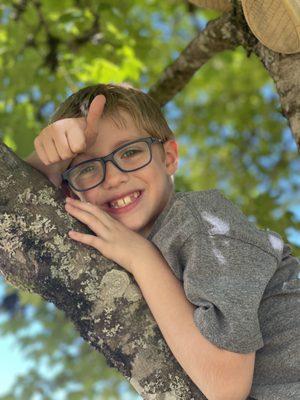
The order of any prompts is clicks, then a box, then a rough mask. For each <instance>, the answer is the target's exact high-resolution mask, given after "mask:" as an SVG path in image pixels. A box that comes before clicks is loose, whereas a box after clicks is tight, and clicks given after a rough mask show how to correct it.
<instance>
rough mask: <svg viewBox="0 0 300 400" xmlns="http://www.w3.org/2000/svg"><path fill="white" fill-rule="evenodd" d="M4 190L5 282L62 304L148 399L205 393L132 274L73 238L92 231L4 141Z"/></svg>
mask: <svg viewBox="0 0 300 400" xmlns="http://www.w3.org/2000/svg"><path fill="white" fill-rule="evenodd" d="M0 189H1V192H0V272H1V273H2V275H3V276H4V277H5V278H6V280H7V281H8V282H9V283H11V284H12V285H14V286H16V287H18V288H22V289H23V290H28V291H30V292H34V293H37V294H39V295H41V296H42V297H43V299H45V300H47V301H51V302H53V303H54V304H55V305H56V306H57V307H58V308H59V309H60V310H63V311H64V312H65V313H66V315H67V316H68V317H69V318H70V319H71V320H72V322H73V323H74V325H75V326H76V328H77V329H78V331H79V333H80V335H81V336H82V337H83V339H84V340H86V341H88V342H89V343H90V344H91V345H92V346H93V347H94V348H95V349H97V351H99V352H101V353H102V354H103V355H104V356H105V358H106V360H107V363H108V365H109V366H110V367H115V368H116V369H117V370H118V371H120V372H121V373H122V374H123V375H124V377H126V378H127V379H128V380H129V381H130V383H131V384H132V385H133V387H134V388H135V389H136V391H137V392H138V393H139V394H140V395H141V396H142V397H143V398H144V399H151V400H152V399H153V400H154V399H155V400H156V399H159V400H172V399H174V400H175V399H182V400H185V399H186V400H191V399H195V400H196V399H197V400H198V399H205V397H204V396H203V395H202V394H201V392H200V391H199V389H198V388H197V387H196V385H194V383H193V382H192V381H191V380H190V379H189V377H188V376H187V375H186V374H185V372H184V371H183V370H182V368H181V366H180V365H179V364H178V363H177V361H176V360H175V358H174V356H173V355H172V353H171V351H170V350H169V348H168V346H167V344H166V342H165V340H164V338H163V336H162V335H161V332H160V330H159V328H158V326H157V324H156V322H155V320H154V318H153V316H152V314H151V312H150V310H149V308H148V305H147V303H146V302H145V300H144V299H143V297H142V295H141V292H140V290H139V288H138V286H137V284H136V283H135V280H134V279H133V276H132V275H131V274H129V273H128V272H127V271H126V270H124V269H123V268H122V267H120V266H119V265H117V264H116V263H114V262H112V261H111V260H108V259H106V258H104V257H103V256H101V254H100V253H99V252H98V251H96V250H95V249H93V248H91V247H89V246H85V245H83V244H80V243H78V242H73V241H72V240H71V239H69V237H68V235H67V232H68V231H69V230H70V229H75V230H80V231H82V232H89V233H92V232H91V231H89V229H88V228H87V227H86V226H85V225H82V224H81V223H80V222H79V221H76V220H75V219H73V218H72V217H71V216H69V215H68V214H67V212H66V211H65V209H64V197H63V194H62V192H61V191H60V190H57V189H56V188H55V187H54V186H52V185H51V184H50V182H49V181H48V180H47V179H46V178H45V177H44V176H43V175H42V174H41V173H40V172H38V171H36V170H35V169H33V168H31V167H30V166H29V165H28V164H26V163H25V162H23V161H22V160H20V159H19V158H18V157H17V156H16V155H15V154H14V153H13V152H12V151H11V150H10V149H9V148H8V147H7V146H5V145H4V144H2V143H0Z"/></svg>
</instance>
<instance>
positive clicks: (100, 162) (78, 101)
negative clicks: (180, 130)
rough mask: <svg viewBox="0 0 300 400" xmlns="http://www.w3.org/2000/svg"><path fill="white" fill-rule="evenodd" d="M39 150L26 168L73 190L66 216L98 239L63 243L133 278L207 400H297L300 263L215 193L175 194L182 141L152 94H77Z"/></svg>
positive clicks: (81, 237)
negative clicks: (78, 245)
mask: <svg viewBox="0 0 300 400" xmlns="http://www.w3.org/2000/svg"><path fill="white" fill-rule="evenodd" d="M35 149H36V152H33V153H32V154H31V155H30V156H29V158H28V159H27V161H28V162H29V163H30V164H31V165H32V166H34V167H36V168H38V169H40V170H41V171H42V172H44V173H45V174H46V175H47V176H48V177H49V179H51V180H52V182H54V183H55V184H56V185H57V186H59V185H60V184H61V180H62V178H63V179H64V180H65V181H66V182H67V183H68V186H69V189H70V194H71V196H72V197H73V199H71V198H67V199H66V211H67V212H68V213H70V214H71V215H72V216H73V217H75V218H77V219H78V220H80V221H81V222H83V223H84V224H86V225H88V226H89V228H90V229H91V230H92V231H93V232H94V233H95V236H93V235H86V234H81V233H79V232H77V233H74V232H70V233H69V235H70V237H71V238H72V239H74V240H77V241H79V242H82V243H85V244H87V245H90V246H92V247H94V248H96V249H98V250H99V252H101V253H102V254H103V255H104V256H105V257H107V258H110V259H112V260H113V261H115V262H116V263H118V264H119V265H121V266H122V267H124V268H125V269H126V270H127V271H129V272H130V273H132V274H133V276H134V278H135V280H136V282H137V284H138V285H139V287H140V289H141V291H142V293H143V296H144V298H145V300H146V301H147V303H148V305H149V307H150V310H151V312H152V314H153V316H154V318H155V319H156V321H157V323H158V325H159V328H160V330H161V332H162V334H163V335H164V338H165V340H166V342H167V344H168V346H169V347H170V349H171V351H172V353H173V354H174V356H175V357H176V359H177V360H178V362H179V363H180V364H181V366H182V367H183V369H184V370H185V371H186V373H187V374H188V375H189V377H190V378H191V379H192V380H193V381H194V383H195V384H196V385H197V386H198V387H199V389H200V390H201V392H202V393H203V394H204V395H205V396H206V397H207V398H208V399H209V400H215V399H216V400H218V399H222V400H227V399H228V400H229V399H230V400H235V399H239V400H241V399H246V398H247V396H248V395H250V396H252V398H254V399H257V400H262V399H264V400H265V399H268V400H269V399H278V400H279V399H281V400H283V399H284V400H287V399H296V396H297V393H298V394H299V389H300V385H299V381H298V378H299V376H300V368H299V348H300V346H299V344H300V343H299V320H300V318H299V285H298V283H299V280H298V273H299V267H300V263H299V261H298V259H297V258H295V257H293V256H292V255H291V249H290V247H289V245H288V244H285V243H284V242H283V241H282V239H281V237H280V236H279V235H278V234H277V233H274V232H271V231H264V230H260V229H258V228H257V227H255V225H254V224H253V223H251V222H249V221H248V219H247V218H246V216H244V215H243V214H242V213H241V211H240V210H239V209H238V208H237V207H235V206H234V205H233V204H232V203H231V202H230V201H229V200H227V199H226V198H225V197H224V196H223V195H222V194H221V192H220V191H219V190H214V189H212V190H204V191H199V192H188V193H175V191H174V183H173V175H174V174H175V172H176V170H177V164H178V149H177V144H176V141H175V138H174V135H173V133H172V131H171V130H170V128H169V127H168V124H167V122H166V121H165V119H164V117H163V115H162V113H161V111H160V109H159V107H158V106H157V104H156V103H155V102H154V101H153V100H152V99H151V97H149V96H148V95H146V94H144V93H143V92H141V91H138V90H135V89H133V88H129V87H124V86H118V85H96V86H92V87H87V88H84V89H81V90H80V91H79V92H77V93H75V94H73V95H72V96H70V97H69V98H68V99H67V100H66V101H65V102H64V103H63V104H62V105H61V106H60V107H59V109H58V110H57V111H56V112H55V114H54V116H53V117H52V120H51V121H50V125H49V126H48V127H46V128H45V129H43V130H42V132H41V133H40V134H39V136H38V137H37V138H36V139H35ZM60 173H62V176H60ZM75 197H76V198H75ZM297 287H298V289H297Z"/></svg>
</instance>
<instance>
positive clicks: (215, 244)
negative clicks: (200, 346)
mask: <svg viewBox="0 0 300 400" xmlns="http://www.w3.org/2000/svg"><path fill="white" fill-rule="evenodd" d="M181 263H182V265H183V269H184V272H183V285H184V291H185V294H186V296H187V298H188V300H189V301H190V302H191V303H193V304H194V305H196V306H197V308H196V309H195V311H194V321H195V324H196V326H197V327H198V329H199V330H200V332H201V333H202V335H203V336H204V337H205V338H206V339H208V340H209V341H210V342H212V343H213V344H215V345H216V346H218V347H220V348H223V349H227V350H229V351H233V352H237V353H250V352H252V351H256V350H258V349H260V348H261V347H263V345H264V342H263V338H262V333H261V330H260V324H259V317H258V311H259V304H260V302H261V300H262V297H263V293H264V290H265V288H266V286H267V284H268V282H269V280H270V279H271V277H272V276H273V274H274V272H275V270H276V269H277V259H276V257H274V256H273V255H271V254H269V253H268V252H265V251H264V250H263V249H261V248H259V247H257V246H255V245H253V244H250V243H247V242H244V241H242V240H239V239H235V238H230V237H227V236H223V235H207V234H203V233H201V232H197V233H194V234H192V235H191V236H190V237H189V238H188V239H187V240H186V241H185V243H184V244H183V246H182V248H181Z"/></svg>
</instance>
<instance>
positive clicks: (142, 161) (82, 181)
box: [61, 136, 165, 192]
mask: <svg viewBox="0 0 300 400" xmlns="http://www.w3.org/2000/svg"><path fill="white" fill-rule="evenodd" d="M164 142H165V141H164V140H162V139H158V138H154V137H152V136H149V137H145V138H141V139H137V140H133V141H131V142H128V143H125V144H123V145H122V146H120V147H118V148H117V149H115V150H114V151H113V152H111V153H110V154H108V155H107V156H105V157H97V158H92V159H90V160H85V161H82V162H81V163H79V164H77V165H75V166H74V167H72V168H69V169H67V170H66V171H65V172H64V173H63V174H62V175H61V176H62V179H63V180H65V181H67V182H68V184H69V185H70V186H71V187H72V188H73V189H74V190H76V191H77V192H84V191H86V190H90V189H93V188H94V187H96V186H98V185H100V184H101V183H102V182H103V181H104V179H105V172H106V163H107V162H108V161H111V162H112V163H113V164H114V165H115V166H116V167H117V168H118V169H119V170H120V171H123V172H132V171H136V170H138V169H140V168H143V167H145V166H146V165H148V164H149V163H150V162H151V160H152V151H151V145H152V144H154V143H164Z"/></svg>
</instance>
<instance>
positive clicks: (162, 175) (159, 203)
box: [70, 112, 178, 237]
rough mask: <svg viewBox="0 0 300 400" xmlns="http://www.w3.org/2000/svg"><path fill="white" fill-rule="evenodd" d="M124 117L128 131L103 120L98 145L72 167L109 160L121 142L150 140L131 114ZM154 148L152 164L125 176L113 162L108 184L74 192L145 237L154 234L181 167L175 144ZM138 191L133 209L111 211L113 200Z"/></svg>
mask: <svg viewBox="0 0 300 400" xmlns="http://www.w3.org/2000/svg"><path fill="white" fill-rule="evenodd" d="M121 114H122V117H123V118H125V121H126V127H118V126H117V125H116V124H115V122H114V121H113V120H112V119H111V118H108V117H107V118H101V119H100V122H99V130H98V132H99V133H98V136H97V138H96V141H95V143H94V144H93V145H91V146H90V147H89V148H87V150H86V152H85V153H81V154H79V155H78V156H77V157H75V158H74V159H73V160H72V163H71V165H70V167H71V166H74V165H76V164H78V163H79V162H81V161H84V160H88V159H90V158H94V157H104V156H106V155H107V154H109V153H111V152H112V151H113V150H115V149H116V148H117V147H120V146H121V145H122V143H121V144H120V143H119V142H120V141H125V140H126V142H127V141H128V142H129V141H132V140H135V139H138V138H140V137H148V136H150V135H149V134H147V132H145V131H141V130H140V129H138V128H137V127H136V126H135V124H134V122H133V120H132V118H131V117H130V116H129V115H128V114H127V113H124V112H122V113H121ZM151 146H152V160H151V162H150V163H149V164H148V165H146V166H145V167H143V168H141V169H139V170H136V171H132V172H122V171H120V170H119V169H118V168H117V167H116V166H115V165H114V164H113V163H112V162H110V161H109V162H107V163H106V175H105V180H104V181H103V182H102V183H101V184H100V185H98V186H96V187H95V188H93V189H90V190H87V191H85V192H74V193H75V194H76V195H77V196H78V197H79V198H80V200H82V201H86V202H89V203H92V204H95V205H97V206H98V207H99V208H101V209H103V210H104V211H105V212H107V213H108V214H110V215H111V216H112V217H113V218H115V219H116V220H118V221H120V222H122V223H123V224H124V225H125V226H127V227H128V228H129V229H131V230H133V231H135V232H138V233H140V234H141V235H142V236H144V237H147V236H148V234H149V233H150V231H151V228H152V225H153V224H154V222H155V220H156V218H157V217H158V215H159V214H160V213H161V212H162V210H163V209H164V207H165V205H166V203H167V201H168V199H169V196H170V194H171V192H172V190H173V182H172V178H171V176H172V175H173V174H175V172H176V170H177V164H178V149H177V143H176V141H175V140H173V139H172V140H168V141H167V142H166V143H164V144H163V145H162V144H160V143H155V144H152V145H151ZM164 153H165V155H164ZM137 191H138V192H141V195H140V197H139V198H137V199H136V200H135V202H134V203H132V204H131V205H129V206H127V207H124V208H119V209H118V210H117V212H114V211H115V209H114V208H111V207H109V205H108V201H109V200H112V199H116V198H124V195H127V194H129V195H130V193H133V192H137Z"/></svg>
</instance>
